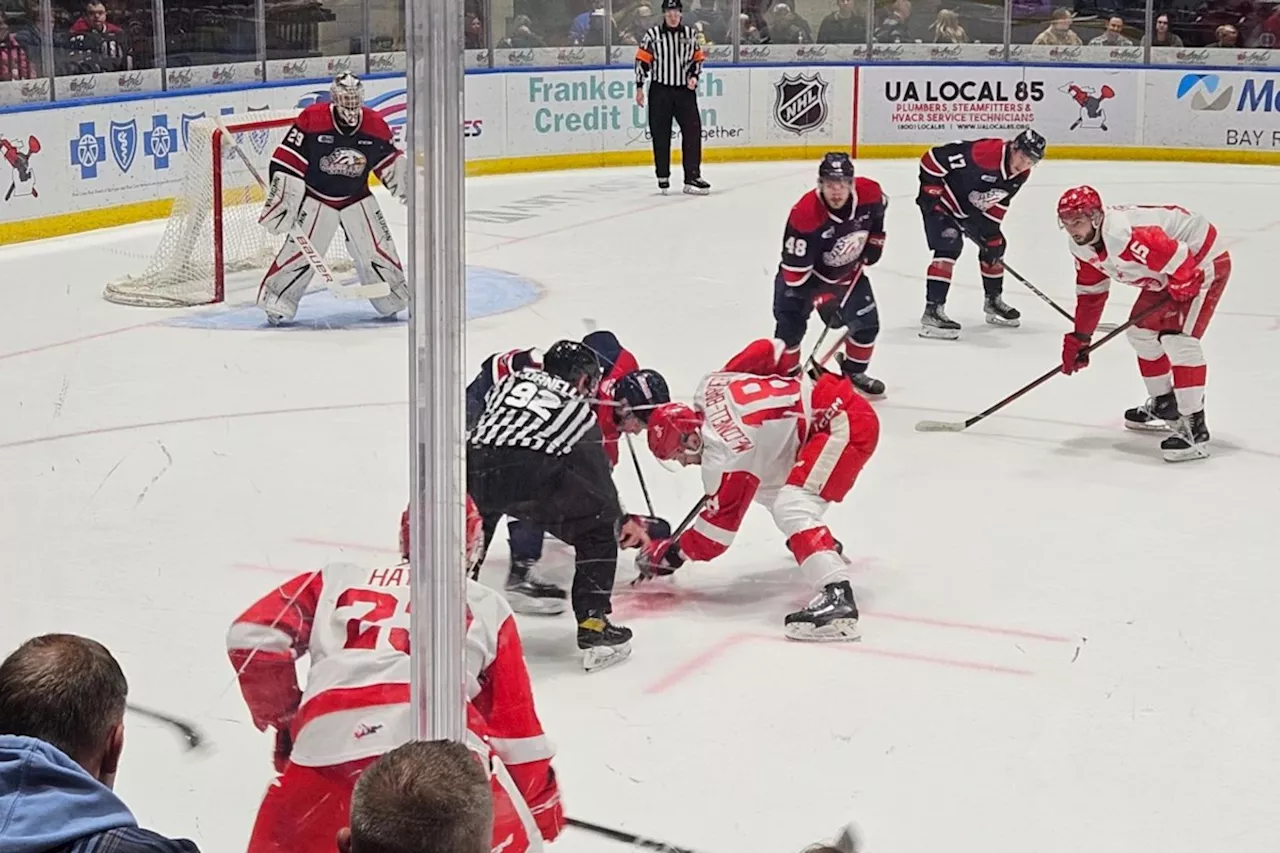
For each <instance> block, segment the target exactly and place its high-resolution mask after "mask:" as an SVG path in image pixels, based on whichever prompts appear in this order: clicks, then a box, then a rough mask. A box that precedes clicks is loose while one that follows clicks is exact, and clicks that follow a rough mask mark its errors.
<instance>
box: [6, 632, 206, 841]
mask: <svg viewBox="0 0 1280 853" xmlns="http://www.w3.org/2000/svg"><path fill="white" fill-rule="evenodd" d="M128 692H129V685H128V682H126V681H125V677H124V673H123V672H122V671H121V670H120V664H118V663H117V662H116V659H115V658H114V657H112V656H111V652H109V651H107V650H106V648H104V647H103V646H102V645H101V644H100V643H95V642H94V641H93V640H88V639H85V638H84V637H77V636H74V635H71V634H46V635H44V636H42V637H36V638H34V639H32V640H28V641H27V642H25V643H23V644H22V645H21V646H19V647H18V649H17V651H15V652H14V653H13V654H11V655H9V657H8V658H6V659H5V660H4V662H3V663H0V850H6V851H8V850H19V851H30V853H36V852H37V851H55V850H56V851H59V853H87V851H98V853H105V852H106V851H110V853H198V851H197V848H196V846H195V845H194V844H192V843H191V842H190V841H187V840H185V839H183V840H170V839H168V838H165V837H163V836H161V835H157V834H156V833H154V832H150V831H148V830H145V829H139V828H138V824H137V821H135V820H134V819H133V814H132V813H130V811H129V809H128V807H126V806H125V804H124V803H123V802H122V801H121V800H120V798H119V797H117V796H116V795H115V794H114V793H113V792H112V790H111V788H112V786H113V785H114V784H115V778H116V771H117V770H118V769H119V766H120V754H121V752H122V751H123V750H124V709H125V697H126V696H127V695H128Z"/></svg>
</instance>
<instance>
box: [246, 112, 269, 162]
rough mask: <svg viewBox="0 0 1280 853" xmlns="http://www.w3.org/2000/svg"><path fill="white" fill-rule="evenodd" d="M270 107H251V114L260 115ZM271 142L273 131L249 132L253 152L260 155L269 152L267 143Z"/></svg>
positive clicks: (264, 129)
mask: <svg viewBox="0 0 1280 853" xmlns="http://www.w3.org/2000/svg"><path fill="white" fill-rule="evenodd" d="M269 109H271V108H270V107H249V112H251V113H260V112H266V111H267V110H269ZM270 141H271V131H269V130H267V129H266V128H263V129H262V130H251V131H249V142H250V143H251V144H252V145H253V150H254V151H257V152H258V153H259V154H261V153H263V152H264V151H266V150H267V143H268V142H270Z"/></svg>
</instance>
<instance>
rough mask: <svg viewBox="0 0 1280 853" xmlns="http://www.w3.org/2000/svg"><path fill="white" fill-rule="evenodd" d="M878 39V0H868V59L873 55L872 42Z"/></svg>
mask: <svg viewBox="0 0 1280 853" xmlns="http://www.w3.org/2000/svg"><path fill="white" fill-rule="evenodd" d="M875 40H876V0H867V59H868V60H870V59H871V56H872V53H871V52H872V50H874V48H873V47H872V43H873V42H874V41H875Z"/></svg>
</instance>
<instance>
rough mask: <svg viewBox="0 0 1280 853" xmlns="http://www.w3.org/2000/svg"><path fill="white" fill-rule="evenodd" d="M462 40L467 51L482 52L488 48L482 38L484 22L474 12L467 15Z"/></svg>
mask: <svg viewBox="0 0 1280 853" xmlns="http://www.w3.org/2000/svg"><path fill="white" fill-rule="evenodd" d="M462 38H463V41H464V42H465V43H466V49H467V50H484V49H485V48H486V47H488V45H487V44H486V43H485V37H484V21H483V20H481V18H480V16H479V15H477V14H475V13H474V12H473V13H469V14H468V15H467V28H466V30H465V31H464V33H463V36H462Z"/></svg>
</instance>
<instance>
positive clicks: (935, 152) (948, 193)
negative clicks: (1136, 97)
mask: <svg viewBox="0 0 1280 853" xmlns="http://www.w3.org/2000/svg"><path fill="white" fill-rule="evenodd" d="M1044 149H1045V141H1044V137H1043V136H1041V135H1040V134H1038V133H1036V132H1035V131H1034V130H1031V129H1030V128H1027V129H1026V130H1024V131H1022V133H1020V134H1018V136H1017V138H1015V139H1013V140H1009V141H1006V140H1004V139H976V140H973V141H971V142H952V143H950V144H947V145H939V146H938V147H936V148H930V149H929V150H928V151H926V152H925V154H924V156H923V157H921V158H920V193H919V194H918V195H917V196H916V204H917V205H919V206H920V213H921V215H922V216H923V217H924V234H925V239H926V240H928V242H929V248H930V249H931V250H933V260H932V261H931V262H930V263H929V272H928V276H927V280H926V283H925V306H924V316H922V317H921V318H920V337H922V338H941V339H943V340H955V339H956V338H958V337H960V324H959V323H957V322H956V321H954V320H952V319H951V318H950V317H948V316H947V313H946V311H945V310H944V307H945V305H946V302H947V292H948V291H949V290H950V289H951V274H952V271H953V269H954V268H955V264H956V260H957V259H958V258H959V257H960V252H961V250H962V249H963V248H964V238H965V234H966V233H967V234H968V235H969V237H970V238H971V239H972V240H973V241H974V242H976V243H977V244H978V266H979V269H980V271H981V273H982V290H983V293H984V294H985V298H984V300H983V303H982V308H983V313H984V314H986V317H987V322H988V323H991V324H992V325H996V326H1017V325H1019V323H1020V322H1021V317H1022V315H1021V314H1020V313H1019V312H1018V310H1017V309H1016V308H1011V307H1009V305H1007V304H1006V303H1005V301H1004V296H1003V293H1004V263H1003V261H1004V251H1005V239H1004V233H1003V232H1002V230H1001V224H1002V223H1003V222H1004V217H1005V214H1006V213H1008V212H1009V202H1010V201H1012V200H1013V197H1014V196H1015V195H1017V194H1018V190H1020V189H1022V185H1023V184H1025V183H1026V182H1027V178H1028V177H1029V176H1030V175H1031V169H1032V168H1033V167H1034V166H1035V165H1036V163H1039V162H1040V161H1041V160H1042V159H1044Z"/></svg>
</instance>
